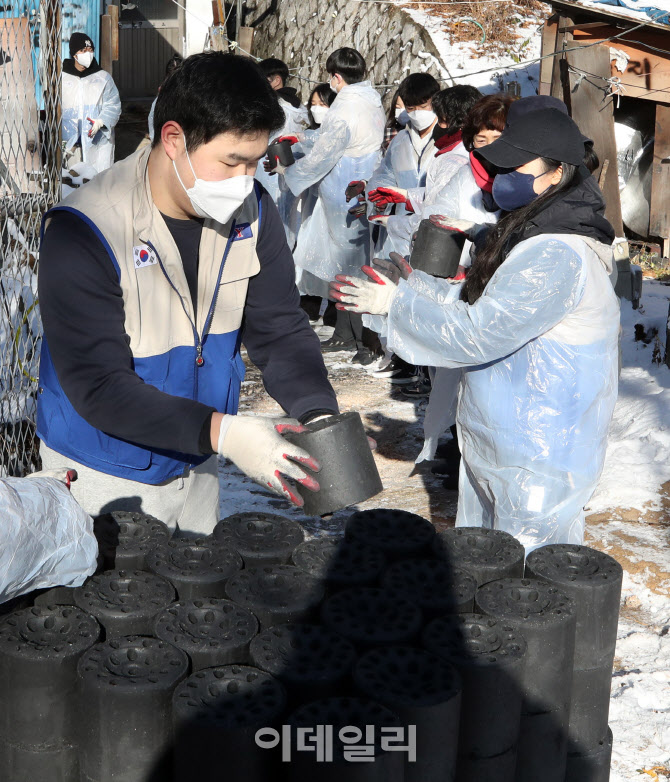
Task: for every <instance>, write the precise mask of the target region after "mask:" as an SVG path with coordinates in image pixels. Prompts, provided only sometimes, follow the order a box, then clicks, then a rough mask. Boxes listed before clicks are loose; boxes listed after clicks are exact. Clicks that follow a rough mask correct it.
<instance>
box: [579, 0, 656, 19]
mask: <svg viewBox="0 0 670 782" xmlns="http://www.w3.org/2000/svg"><path fill="white" fill-rule="evenodd" d="M587 5H614V6H618V7H619V8H625V9H628V10H629V11H635V13H636V14H644V15H646V16H647V17H649V19H652V20H653V21H654V22H658V23H659V24H670V2H668V1H667V0H665V1H664V2H658V1H657V2H656V3H654V4H653V5H650V4H649V2H648V0H590V2H589V3H587Z"/></svg>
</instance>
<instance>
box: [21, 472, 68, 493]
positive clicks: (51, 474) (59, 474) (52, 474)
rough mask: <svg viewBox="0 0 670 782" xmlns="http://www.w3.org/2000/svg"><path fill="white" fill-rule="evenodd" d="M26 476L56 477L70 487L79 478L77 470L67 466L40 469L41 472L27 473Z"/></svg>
mask: <svg viewBox="0 0 670 782" xmlns="http://www.w3.org/2000/svg"><path fill="white" fill-rule="evenodd" d="M26 478H54V479H55V480H57V481H60V482H61V483H64V484H65V485H66V486H67V488H68V489H69V488H70V484H71V483H72V482H73V481H76V480H77V471H76V470H72V469H67V467H61V468H60V469H58V470H40V471H39V472H32V473H30V475H26Z"/></svg>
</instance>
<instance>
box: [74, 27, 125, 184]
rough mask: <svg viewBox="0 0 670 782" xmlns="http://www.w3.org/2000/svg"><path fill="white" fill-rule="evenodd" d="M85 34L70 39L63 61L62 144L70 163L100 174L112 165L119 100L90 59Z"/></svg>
mask: <svg viewBox="0 0 670 782" xmlns="http://www.w3.org/2000/svg"><path fill="white" fill-rule="evenodd" d="M93 48H94V47H93V42H92V41H91V39H90V38H89V37H88V36H87V35H85V34H84V33H73V34H72V35H71V37H70V59H67V60H64V61H63V123H62V129H63V141H64V142H65V148H66V152H67V153H70V155H71V158H70V160H69V161H68V162H69V163H77V162H83V163H88V164H89V165H91V166H93V167H94V168H95V170H96V171H97V172H98V173H100V172H101V171H104V170H105V169H107V168H109V167H110V166H111V165H112V163H113V162H114V126H115V125H116V123H117V122H118V121H119V117H120V116H121V99H120V97H119V91H118V90H117V88H116V85H115V84H114V79H112V77H111V76H110V75H109V74H108V73H107V71H103V70H102V68H101V67H100V65H99V64H98V62H97V60H96V59H95V57H94V55H93Z"/></svg>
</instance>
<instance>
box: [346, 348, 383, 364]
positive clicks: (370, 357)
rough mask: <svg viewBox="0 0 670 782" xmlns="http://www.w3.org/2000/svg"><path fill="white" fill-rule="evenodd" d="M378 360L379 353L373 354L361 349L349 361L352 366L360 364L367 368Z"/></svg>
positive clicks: (366, 349)
mask: <svg viewBox="0 0 670 782" xmlns="http://www.w3.org/2000/svg"><path fill="white" fill-rule="evenodd" d="M378 360H379V353H375V352H374V351H372V350H370V348H361V349H360V350H359V351H357V353H356V355H355V356H354V357H353V358H352V359H351V363H352V364H360V365H361V366H364V367H367V366H369V365H370V364H373V363H374V362H375V361H378Z"/></svg>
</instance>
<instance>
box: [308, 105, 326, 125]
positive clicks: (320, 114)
mask: <svg viewBox="0 0 670 782" xmlns="http://www.w3.org/2000/svg"><path fill="white" fill-rule="evenodd" d="M311 112H312V116H313V117H314V122H316V123H317V125H320V124H321V123H322V122H323V121H324V119H325V118H326V114H327V113H328V106H312V108H311Z"/></svg>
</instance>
